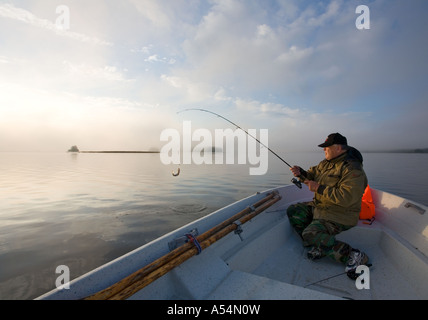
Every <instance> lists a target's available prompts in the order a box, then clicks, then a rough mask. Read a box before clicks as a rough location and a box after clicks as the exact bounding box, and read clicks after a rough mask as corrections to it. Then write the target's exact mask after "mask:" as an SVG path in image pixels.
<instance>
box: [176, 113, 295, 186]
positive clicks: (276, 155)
mask: <svg viewBox="0 0 428 320" xmlns="http://www.w3.org/2000/svg"><path fill="white" fill-rule="evenodd" d="M187 111H201V112H207V113H210V114H213V115H215V116H217V117H219V118H221V119H223V120H225V121H227V122H229V123H230V124H232V125H233V126H235V127H236V128H238V129H240V130H242V131H244V132H245V134H246V135H248V136H249V137H251V138H253V139H254V140H256V141H257V142H258V143H259V144H260V145H261V146H263V147H265V148H266V149H268V150H269V151H270V152H271V153H272V154H273V155H274V156H275V157H277V158H278V159H279V160H281V161H282V162H283V163H285V164H286V165H287V166H288V167H290V168H292V166H291V165H290V164H289V163H288V162H287V161H285V160H284V159H283V158H281V157H280V156H279V155H278V154H277V153H276V152H275V151H273V150H272V149H271V148H269V147H268V146H266V145H265V144H264V143H262V142H261V141H260V140H259V139H257V138H256V137H254V136H253V135H251V134H250V133H248V131H246V130H244V129H242V127H241V126H239V125H237V124H236V123H234V122H232V121H230V120H229V119H227V118H225V117H223V116H222V115H220V114H218V113H215V112H213V111H210V110H206V109H201V108H191V109H185V110H182V111H179V112H177V114H180V113H183V112H187ZM291 182H292V183H294V184H295V185H296V186H297V187H298V188H299V189H302V182H301V181H299V180H297V179H296V178H293V179H292V180H291Z"/></svg>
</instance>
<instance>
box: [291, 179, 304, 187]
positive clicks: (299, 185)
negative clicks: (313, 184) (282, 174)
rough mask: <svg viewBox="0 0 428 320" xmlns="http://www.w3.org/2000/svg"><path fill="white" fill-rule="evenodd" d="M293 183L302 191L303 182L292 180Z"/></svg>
mask: <svg viewBox="0 0 428 320" xmlns="http://www.w3.org/2000/svg"><path fill="white" fill-rule="evenodd" d="M291 182H293V183H294V184H295V185H296V186H297V187H298V188H299V189H302V182H301V181H300V180H298V179H296V178H293V179H291Z"/></svg>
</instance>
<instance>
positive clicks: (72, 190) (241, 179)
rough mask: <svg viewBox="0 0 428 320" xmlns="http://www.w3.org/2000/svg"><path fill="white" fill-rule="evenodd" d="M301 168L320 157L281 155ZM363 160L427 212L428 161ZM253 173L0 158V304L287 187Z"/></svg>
mask: <svg viewBox="0 0 428 320" xmlns="http://www.w3.org/2000/svg"><path fill="white" fill-rule="evenodd" d="M280 155H281V156H283V157H284V159H286V160H287V162H289V163H291V164H296V165H300V166H302V167H303V168H305V169H307V168H308V167H309V166H312V165H316V164H318V163H319V161H321V160H322V159H323V156H324V155H323V152H322V151H321V152H313V153H311V152H308V153H280ZM363 156H364V168H365V170H366V173H367V176H368V178H369V183H370V185H371V186H372V187H373V188H378V189H382V190H384V191H387V192H391V193H395V194H397V195H400V196H403V197H406V198H409V199H410V200H413V201H416V202H420V203H422V204H425V205H427V204H428V196H427V195H428V185H427V184H426V181H427V179H428V170H427V163H428V161H427V160H428V154H387V153H384V154H377V153H368V154H363ZM250 167H251V165H195V164H190V165H181V166H180V169H181V174H180V175H179V176H178V177H173V176H172V174H171V173H172V171H176V170H177V166H175V165H164V164H162V163H161V161H160V156H159V154H72V153H1V154H0V168H1V170H0V194H1V197H2V201H1V202H0V299H32V298H35V297H37V296H39V295H40V294H43V293H45V292H46V291H49V290H51V289H53V288H54V287H55V279H56V277H57V276H58V275H57V274H55V269H56V267H57V266H59V265H67V266H68V267H69V268H70V271H71V278H72V279H74V278H76V277H78V276H80V275H82V274H84V273H86V272H88V271H90V270H92V269H94V268H96V267H98V266H100V265H102V264H104V263H106V262H109V261H111V260H113V259H115V258H117V257H119V256H120V255H123V254H125V253H127V252H129V251H131V250H133V249H135V248H138V247H139V246H141V245H143V244H145V243H147V242H149V241H151V240H153V239H155V238H157V237H159V236H161V235H163V234H165V233H167V232H170V231H172V230H174V229H176V228H178V227H181V226H183V225H185V224H187V223H189V222H191V221H193V220H195V219H198V218H200V217H203V216H205V215H207V214H210V213H212V212H214V211H215V210H217V209H219V208H222V207H224V206H225V205H228V204H230V203H232V202H234V201H237V200H239V199H242V198H244V197H247V196H250V195H252V194H254V193H256V192H258V191H263V190H266V189H270V188H274V187H277V186H280V185H285V184H290V180H291V178H292V176H291V173H290V171H289V168H288V167H287V166H286V165H284V164H283V163H282V162H281V161H279V159H277V158H275V157H274V156H272V155H269V170H268V172H267V174H266V175H263V176H251V175H250V174H249V168H250Z"/></svg>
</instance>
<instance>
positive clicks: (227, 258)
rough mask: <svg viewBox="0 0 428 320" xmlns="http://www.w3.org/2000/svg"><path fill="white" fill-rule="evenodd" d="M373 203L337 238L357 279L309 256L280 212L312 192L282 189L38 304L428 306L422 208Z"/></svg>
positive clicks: (427, 234)
mask: <svg viewBox="0 0 428 320" xmlns="http://www.w3.org/2000/svg"><path fill="white" fill-rule="evenodd" d="M269 195H270V196H269ZM267 196H269V198H266V197H267ZM372 196H373V201H374V203H375V206H376V216H375V220H374V221H372V223H368V222H367V221H362V220H360V222H359V224H358V226H356V227H355V228H352V229H351V230H348V231H346V232H344V233H342V234H340V235H339V236H338V239H341V240H343V241H346V242H347V243H349V244H350V245H351V246H353V247H356V248H359V249H361V250H363V251H364V252H366V253H367V254H368V256H369V257H370V263H371V264H372V266H371V267H370V269H368V270H366V272H365V274H364V273H362V274H361V277H359V278H358V279H357V280H352V279H350V278H349V277H348V276H347V275H346V273H345V272H344V265H342V264H339V263H337V262H335V261H333V260H331V259H329V258H327V257H325V258H323V259H321V260H318V261H311V260H309V259H308V258H307V254H306V253H307V249H306V248H304V247H303V246H302V242H301V240H300V238H299V236H298V235H297V233H295V231H294V230H293V229H292V228H291V226H290V224H289V221H288V217H287V215H286V209H287V207H288V206H289V205H290V204H293V203H296V202H302V201H309V200H311V199H312V197H313V193H311V192H310V191H309V190H308V189H307V188H306V186H304V187H303V189H298V188H296V187H295V186H294V185H290V186H284V187H280V188H277V189H273V190H267V191H264V192H260V193H257V194H255V195H253V196H251V197H248V198H246V199H243V200H241V201H238V202H236V203H233V204H231V205H229V206H227V207H225V208H223V209H221V210H218V211H216V212H214V213H212V214H210V215H208V216H206V217H203V218H201V219H199V220H196V221H194V222H192V223H190V224H188V225H186V226H184V227H182V228H179V229H177V230H175V231H173V232H171V233H169V234H166V235H164V236H162V237H160V238H158V239H156V240H154V241H152V242H150V243H148V244H146V245H144V246H142V247H140V248H138V249H136V250H134V251H132V252H130V253H128V254H126V255H124V256H122V257H120V258H118V259H116V260H114V261H112V262H110V263H108V264H106V265H103V266H101V267H99V268H97V269H95V270H93V271H92V272H90V273H88V274H85V275H83V276H81V277H79V278H78V279H75V280H73V281H71V282H70V283H69V289H55V290H53V291H51V292H49V293H47V294H45V295H43V296H41V297H39V298H38V299H42V300H45V299H46V300H52V299H53V300H62V299H66V300H68V299H70V300H72V299H88V298H90V299H142V300H288V299H323V300H324V299H428V214H427V212H426V210H427V207H426V206H424V205H422V204H418V203H415V202H413V201H409V200H406V199H403V198H401V197H398V196H395V195H392V194H389V193H386V192H383V191H380V190H376V189H372ZM270 198H271V199H270ZM264 201H267V202H264ZM262 202H264V203H263V204H262ZM238 214H239V215H238ZM240 215H243V216H242V217H239V216H240ZM231 217H232V219H230V218H231ZM247 220H248V221H247ZM222 223H223V224H222ZM216 226H218V228H217V229H216V230H213V227H216ZM211 231H212V232H211ZM186 235H187V236H186ZM192 237H193V238H192ZM195 238H196V239H197V241H196V242H195V241H193V242H192V241H187V240H188V239H191V240H192V239H195ZM186 241H187V242H186ZM198 246H200V249H202V250H201V251H200V250H199V249H198ZM174 248H175V249H174ZM171 252H172V253H171ZM130 275H131V276H130ZM363 280H364V281H363ZM357 282H358V283H357ZM358 284H359V285H358Z"/></svg>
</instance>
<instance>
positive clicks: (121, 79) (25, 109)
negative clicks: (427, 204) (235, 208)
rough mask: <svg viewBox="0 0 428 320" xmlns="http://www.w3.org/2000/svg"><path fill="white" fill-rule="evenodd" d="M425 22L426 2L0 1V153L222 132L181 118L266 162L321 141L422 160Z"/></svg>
mask: <svg viewBox="0 0 428 320" xmlns="http://www.w3.org/2000/svg"><path fill="white" fill-rule="evenodd" d="M361 4H364V5H367V6H368V8H369V9H370V29H363V30H359V29H357V27H356V20H357V18H358V17H359V16H360V15H361V14H359V13H356V8H357V6H358V5H361ZM427 16H428V1H426V0H412V1H405V0H375V1H373V0H372V1H370V0H367V1H349V0H347V1H345V0H329V1H327V0H326V1H307V0H264V1H259V0H121V1H118V0H91V1H79V0H61V1H59V0H43V1H39V0H16V1H4V0H0V151H24V150H29V151H65V150H66V149H68V148H69V147H70V146H71V145H78V146H79V147H80V149H83V150H101V149H102V150H106V149H107V150H117V149H119V150H142V149H150V148H160V147H161V146H162V145H163V144H165V142H161V141H160V134H161V132H162V130H164V129H167V128H177V129H180V128H181V127H182V124H183V121H185V120H190V121H192V128H194V129H198V128H209V129H216V128H218V129H222V128H228V127H229V128H230V125H229V124H228V123H226V122H224V121H222V120H221V119H220V118H217V117H213V116H212V115H210V114H207V113H201V112H186V113H180V114H177V112H178V111H180V110H183V109H186V108H205V109H209V110H211V111H214V112H217V113H220V114H221V115H223V116H225V117H227V118H229V119H230V120H232V121H234V122H236V123H238V124H240V125H241V126H242V127H245V128H247V129H249V128H252V129H269V144H270V146H271V147H272V148H275V149H276V150H281V149H282V150H289V151H291V150H298V149H309V150H313V149H314V146H315V145H317V144H319V143H321V142H322V141H323V140H324V139H325V138H326V136H327V135H328V134H329V133H331V132H341V133H342V134H344V135H346V136H347V137H348V140H349V142H350V144H352V145H354V146H356V147H358V148H359V149H361V150H375V149H389V148H426V147H428V126H427V125H426V121H427V119H428V117H427V116H428V105H427V101H428V90H427V83H428V63H427V52H428V37H427V36H426V34H427V31H428V27H427V26H428V22H427V21H428V19H427V18H426V17H427ZM315 148H316V147H315Z"/></svg>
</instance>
